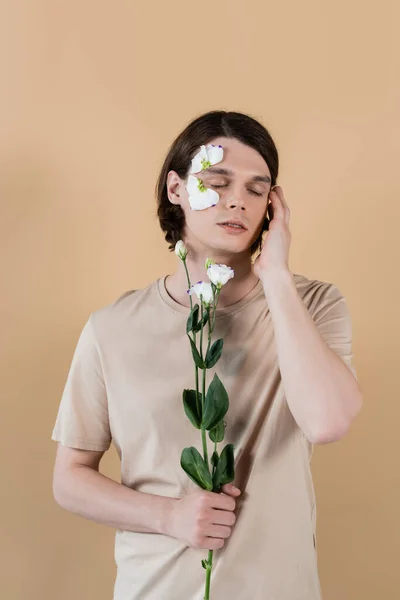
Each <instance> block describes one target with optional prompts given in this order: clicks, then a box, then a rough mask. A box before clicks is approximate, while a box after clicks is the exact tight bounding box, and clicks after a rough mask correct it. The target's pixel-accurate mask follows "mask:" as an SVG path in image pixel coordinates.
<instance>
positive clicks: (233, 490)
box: [221, 483, 241, 496]
mask: <svg viewBox="0 0 400 600" xmlns="http://www.w3.org/2000/svg"><path fill="white" fill-rule="evenodd" d="M221 491H222V492H223V493H224V494H228V495H230V496H231V495H235V496H238V495H239V494H241V491H240V490H239V488H237V487H236V486H235V485H233V483H225V484H224V485H223V486H222V488H221Z"/></svg>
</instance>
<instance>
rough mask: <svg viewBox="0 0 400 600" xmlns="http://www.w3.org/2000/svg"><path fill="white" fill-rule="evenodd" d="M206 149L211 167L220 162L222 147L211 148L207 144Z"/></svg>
mask: <svg viewBox="0 0 400 600" xmlns="http://www.w3.org/2000/svg"><path fill="white" fill-rule="evenodd" d="M207 148H208V160H209V161H210V163H211V164H212V165H216V164H217V163H219V162H221V160H222V159H223V158H224V149H223V148H222V146H213V145H211V144H209V146H208V147H207Z"/></svg>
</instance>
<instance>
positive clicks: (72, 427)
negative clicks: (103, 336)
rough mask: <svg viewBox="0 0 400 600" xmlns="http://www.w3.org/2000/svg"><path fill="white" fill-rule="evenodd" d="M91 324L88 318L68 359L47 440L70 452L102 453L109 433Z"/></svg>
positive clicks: (96, 348) (102, 378) (109, 438)
mask: <svg viewBox="0 0 400 600" xmlns="http://www.w3.org/2000/svg"><path fill="white" fill-rule="evenodd" d="M93 322H94V316H93V314H91V315H90V317H89V319H88V320H87V322H86V324H85V325H84V327H83V330H82V332H81V334H80V337H79V340H78V343H77V346H76V349H75V352H74V355H73V358H72V362H71V366H70V370H69V373H68V377H67V381H66V384H65V387H64V391H63V394H62V397H61V402H60V406H59V410H58V414H57V419H56V423H55V426H54V429H53V433H52V436H51V439H52V440H54V441H57V442H60V443H61V444H63V445H64V446H70V447H72V448H79V449H82V450H100V451H101V450H104V451H105V450H108V448H109V447H110V444H111V432H110V423H109V417H108V405H107V390H106V386H105V383H104V377H103V371H102V367H101V360H100V354H99V348H98V345H97V342H96V339H95V332H94V325H93Z"/></svg>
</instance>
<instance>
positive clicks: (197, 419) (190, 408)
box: [183, 390, 202, 429]
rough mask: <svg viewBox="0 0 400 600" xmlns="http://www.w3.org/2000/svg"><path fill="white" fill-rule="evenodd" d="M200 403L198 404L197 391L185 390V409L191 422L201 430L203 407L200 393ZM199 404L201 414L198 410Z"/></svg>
mask: <svg viewBox="0 0 400 600" xmlns="http://www.w3.org/2000/svg"><path fill="white" fill-rule="evenodd" d="M198 394H199V401H198V403H197V402H196V390H183V407H184V409H185V413H186V414H187V416H188V418H189V421H190V422H191V423H192V425H194V426H195V427H197V429H200V428H201V407H202V394H201V393H200V392H199V393H198ZM197 404H199V409H200V413H199V411H198V410H197Z"/></svg>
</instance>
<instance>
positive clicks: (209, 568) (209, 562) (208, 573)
mask: <svg viewBox="0 0 400 600" xmlns="http://www.w3.org/2000/svg"><path fill="white" fill-rule="evenodd" d="M213 553H214V550H209V551H208V558H207V569H206V589H205V592H204V600H210V585H211V571H212V561H213Z"/></svg>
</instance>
